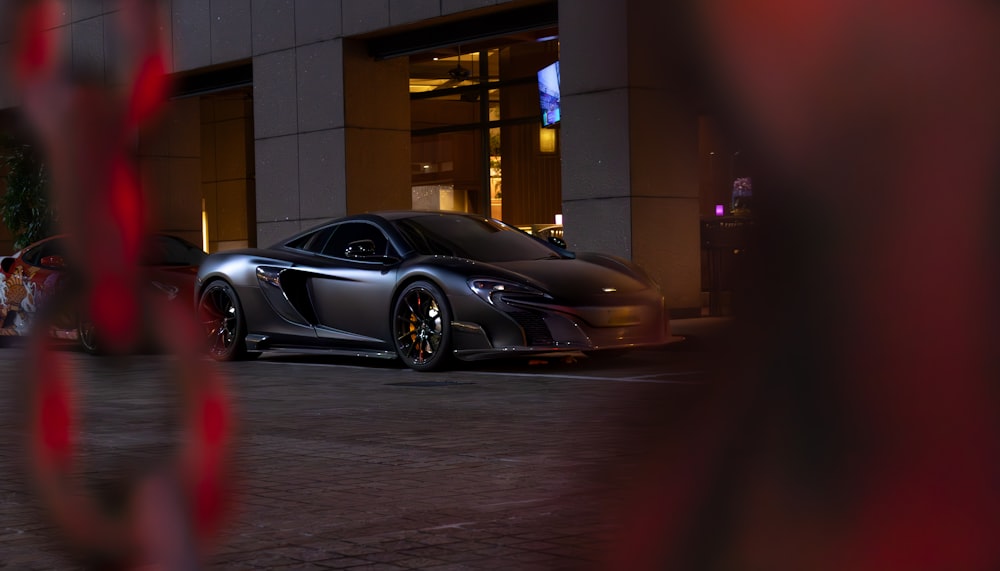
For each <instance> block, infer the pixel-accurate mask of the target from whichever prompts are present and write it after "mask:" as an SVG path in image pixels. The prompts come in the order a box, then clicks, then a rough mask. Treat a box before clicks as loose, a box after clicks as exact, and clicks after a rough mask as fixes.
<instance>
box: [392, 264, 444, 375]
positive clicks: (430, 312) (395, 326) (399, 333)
mask: <svg viewBox="0 0 1000 571" xmlns="http://www.w3.org/2000/svg"><path fill="white" fill-rule="evenodd" d="M392 315H393V318H392V332H393V338H394V339H395V345H396V354H397V355H399V358H400V359H401V360H402V361H403V363H404V364H405V365H406V366H407V367H410V368H411V369H414V370H417V371H432V370H435V369H440V368H442V367H443V366H444V365H445V364H447V362H448V361H449V351H450V349H451V310H450V309H449V308H448V300H447V299H446V298H445V296H444V294H443V293H442V292H441V290H440V289H438V287H437V286H435V285H434V284H432V283H430V282H425V281H417V282H413V283H411V284H410V285H408V286H406V287H405V288H404V289H403V291H401V292H400V293H399V295H398V296H397V297H396V302H395V303H394V304H393V312H392Z"/></svg>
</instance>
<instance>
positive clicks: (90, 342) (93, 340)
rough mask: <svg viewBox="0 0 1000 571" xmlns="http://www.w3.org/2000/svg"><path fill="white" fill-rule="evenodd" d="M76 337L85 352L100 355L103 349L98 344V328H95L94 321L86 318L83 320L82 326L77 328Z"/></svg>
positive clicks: (81, 321) (81, 320)
mask: <svg viewBox="0 0 1000 571" xmlns="http://www.w3.org/2000/svg"><path fill="white" fill-rule="evenodd" d="M76 337H77V340H78V341H79V342H80V347H81V348H82V349H83V350H84V352H86V353H89V354H91V355H98V354H100V352H101V348H100V345H99V344H98V343H97V328H96V327H94V322H93V321H91V320H90V319H88V318H86V317H84V318H81V319H80V324H79V325H77V328H76Z"/></svg>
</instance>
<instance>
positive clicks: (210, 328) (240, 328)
mask: <svg viewBox="0 0 1000 571" xmlns="http://www.w3.org/2000/svg"><path fill="white" fill-rule="evenodd" d="M198 316H199V318H200V319H201V323H202V326H203V327H204V331H205V335H206V337H207V340H208V354H209V356H211V357H212V358H213V359H216V360H219V361H235V360H238V359H243V358H246V357H247V356H248V354H247V346H246V321H245V320H244V316H243V308H242V307H241V306H240V300H239V297H237V295H236V290H234V289H233V287H232V286H230V285H229V284H228V283H226V282H224V281H214V282H211V283H209V284H208V285H207V286H206V287H205V290H204V291H203V292H202V294H201V299H200V300H199V301H198Z"/></svg>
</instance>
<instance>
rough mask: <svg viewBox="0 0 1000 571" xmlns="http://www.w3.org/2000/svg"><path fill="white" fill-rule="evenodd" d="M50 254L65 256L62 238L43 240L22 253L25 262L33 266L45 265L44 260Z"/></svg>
mask: <svg viewBox="0 0 1000 571" xmlns="http://www.w3.org/2000/svg"><path fill="white" fill-rule="evenodd" d="M49 256H60V257H62V256H65V248H64V247H63V241H62V239H60V238H56V239H54V240H48V241H46V242H42V243H41V244H39V245H37V246H35V247H34V248H32V249H30V250H28V251H26V252H25V253H24V254H22V255H21V259H22V260H24V262H25V263H28V264H30V265H32V266H43V264H42V260H43V259H44V258H47V257H49Z"/></svg>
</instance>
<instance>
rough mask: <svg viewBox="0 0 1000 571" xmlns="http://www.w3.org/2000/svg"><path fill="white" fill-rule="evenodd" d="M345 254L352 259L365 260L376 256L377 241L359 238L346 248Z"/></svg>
mask: <svg viewBox="0 0 1000 571" xmlns="http://www.w3.org/2000/svg"><path fill="white" fill-rule="evenodd" d="M344 255H345V256H347V257H348V258H350V259H352V260H363V259H366V258H371V257H373V256H375V242H373V241H371V240H358V241H357V242H351V243H350V244H348V245H347V249H346V250H344Z"/></svg>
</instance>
